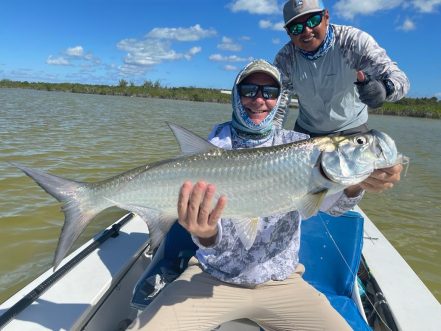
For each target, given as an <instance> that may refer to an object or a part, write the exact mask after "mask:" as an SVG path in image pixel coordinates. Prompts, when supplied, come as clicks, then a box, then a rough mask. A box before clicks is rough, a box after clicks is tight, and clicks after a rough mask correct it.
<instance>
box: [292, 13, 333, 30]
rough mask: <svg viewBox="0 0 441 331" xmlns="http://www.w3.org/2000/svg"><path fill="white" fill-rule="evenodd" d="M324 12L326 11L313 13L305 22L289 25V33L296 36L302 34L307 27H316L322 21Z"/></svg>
mask: <svg viewBox="0 0 441 331" xmlns="http://www.w3.org/2000/svg"><path fill="white" fill-rule="evenodd" d="M324 14H325V11H322V12H320V13H318V14H315V15H312V16H311V17H309V18H308V19H307V20H306V21H305V22H298V23H292V24H290V25H288V26H287V29H288V31H289V33H291V34H292V35H294V36H297V35H299V34H301V33H302V32H303V31H304V30H305V28H306V27H308V28H311V29H312V28H315V27H316V26H317V25H319V24H320V23H321V22H322V19H323V15H324Z"/></svg>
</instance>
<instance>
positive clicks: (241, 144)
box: [129, 60, 402, 331]
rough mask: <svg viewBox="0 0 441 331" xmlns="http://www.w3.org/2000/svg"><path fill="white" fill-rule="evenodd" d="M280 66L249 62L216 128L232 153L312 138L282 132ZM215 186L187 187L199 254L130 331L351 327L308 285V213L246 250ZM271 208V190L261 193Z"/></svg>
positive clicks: (374, 179)
mask: <svg viewBox="0 0 441 331" xmlns="http://www.w3.org/2000/svg"><path fill="white" fill-rule="evenodd" d="M280 90H281V77H280V73H279V71H278V69H277V68H276V67H274V66H273V65H271V64H269V63H268V62H266V61H263V60H256V61H253V62H251V63H249V64H248V65H247V66H246V67H245V68H244V69H243V70H242V71H241V72H240V73H239V75H238V76H237V78H236V81H235V84H234V87H233V91H232V106H233V114H232V120H231V121H229V122H226V123H223V124H220V125H217V126H215V128H214V129H213V130H212V132H211V134H210V136H209V140H210V141H211V142H212V143H213V144H214V145H217V146H219V147H222V148H224V149H240V148H254V147H264V146H275V145H280V144H286V143H290V142H294V141H297V140H302V139H306V138H308V136H307V135H305V134H302V133H298V132H295V131H289V130H284V129H278V128H276V127H275V126H274V125H273V119H274V115H275V114H276V111H277V108H278V105H279V102H280V98H281V97H280ZM401 170H402V168H401V166H400V165H398V166H395V167H393V168H392V169H389V170H388V172H385V171H381V172H374V173H373V174H372V175H371V177H369V178H368V179H367V180H365V182H363V183H362V184H359V185H354V186H350V187H348V188H346V189H345V191H344V193H340V194H338V195H337V196H334V197H331V198H329V199H328V198H326V199H325V201H324V202H323V204H322V206H321V208H320V209H321V210H323V211H326V212H327V213H330V214H332V215H340V214H342V213H344V212H345V211H347V210H349V209H351V208H352V207H353V206H355V205H356V204H357V203H358V202H359V201H360V199H361V198H362V196H363V192H364V190H365V189H368V190H371V191H383V190H385V189H388V188H390V187H392V186H393V184H394V183H395V182H397V181H398V180H399V177H400V172H401ZM215 190H216V187H215V186H214V185H212V184H209V183H206V182H203V181H201V182H198V183H195V184H194V185H193V184H192V183H190V182H185V183H184V184H183V185H182V187H181V191H180V194H179V202H178V215H179V223H180V224H181V225H182V226H183V227H184V228H185V229H186V230H187V231H188V232H190V233H191V235H192V238H193V241H194V242H195V243H196V244H197V246H198V250H197V252H196V257H193V258H192V259H191V260H190V262H189V266H188V268H187V269H186V270H185V271H184V272H183V273H182V275H181V276H180V277H178V278H177V279H176V280H175V281H174V282H172V283H171V284H169V285H168V286H167V287H165V288H164V289H163V290H162V292H160V293H159V295H158V296H157V297H156V298H155V300H154V301H153V302H152V303H151V304H149V305H148V306H147V307H146V309H145V310H144V311H143V312H142V313H141V314H140V316H139V317H138V318H137V319H136V320H135V321H134V322H133V324H132V325H131V326H130V327H129V329H132V330H136V329H142V330H189V331H190V330H191V331H194V330H212V329H214V328H215V327H217V326H218V325H221V324H222V323H224V322H227V321H231V320H236V319H241V318H247V319H250V320H252V321H254V322H256V323H257V324H258V325H260V326H261V327H262V328H263V329H265V330H338V331H342V330H351V328H350V326H349V325H348V324H347V322H346V321H345V319H344V318H342V317H341V316H340V314H339V313H338V312H337V311H335V310H334V308H333V307H332V306H331V305H330V303H329V301H328V299H327V298H326V296H325V295H324V294H322V293H320V292H319V291H317V290H316V289H315V288H314V287H312V286H311V285H309V284H308V283H307V282H306V281H304V280H303V278H302V274H303V273H304V270H305V269H304V266H303V265H302V264H300V263H299V244H300V224H301V214H300V213H299V212H298V211H290V212H288V213H282V214H278V215H273V216H270V217H261V218H259V219H258V222H257V236H256V239H255V240H254V243H253V244H252V246H251V247H250V248H248V247H245V246H244V244H243V242H242V241H241V238H240V237H239V235H238V230H237V229H236V228H235V226H234V224H233V221H232V220H230V219H224V218H221V216H222V211H223V210H224V208H225V206H226V205H227V198H228V197H225V196H221V197H220V198H219V199H218V201H217V203H216V205H215V207H214V208H213V209H212V207H211V206H212V202H213V199H214V194H215ZM256 203H257V204H258V203H263V204H265V203H266V202H265V191H262V192H256Z"/></svg>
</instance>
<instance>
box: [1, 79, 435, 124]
mask: <svg viewBox="0 0 441 331" xmlns="http://www.w3.org/2000/svg"><path fill="white" fill-rule="evenodd" d="M0 88H25V89H36V90H45V91H63V92H72V93H87V94H101V95H120V96H134V97H146V98H160V99H175V100H188V101H199V102H218V103H229V102H231V96H230V95H228V94H223V93H220V90H219V89H209V88H197V87H166V86H162V85H161V84H160V82H159V81H155V82H152V81H148V80H146V81H144V83H143V84H141V85H135V84H134V83H133V82H128V81H126V80H124V79H121V80H120V81H119V82H118V85H114V86H113V85H92V84H78V83H45V82H27V81H24V82H20V81H12V80H8V79H3V80H0ZM369 112H370V113H372V114H380V115H398V116H412V117H427V118H437V119H441V101H440V100H438V99H437V98H436V97H432V98H403V99H401V100H399V101H397V102H386V103H384V104H383V106H382V107H380V108H377V109H370V110H369Z"/></svg>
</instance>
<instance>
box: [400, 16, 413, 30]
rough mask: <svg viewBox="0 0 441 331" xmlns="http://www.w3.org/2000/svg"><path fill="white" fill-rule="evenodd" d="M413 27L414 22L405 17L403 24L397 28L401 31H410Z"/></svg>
mask: <svg viewBox="0 0 441 331" xmlns="http://www.w3.org/2000/svg"><path fill="white" fill-rule="evenodd" d="M415 29H416V26H415V23H414V22H413V21H412V20H411V19H410V18H406V19H405V20H404V22H403V24H402V25H400V26H399V27H398V30H403V31H410V30H415Z"/></svg>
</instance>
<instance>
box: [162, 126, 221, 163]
mask: <svg viewBox="0 0 441 331" xmlns="http://www.w3.org/2000/svg"><path fill="white" fill-rule="evenodd" d="M167 125H168V126H169V127H170V129H171V130H172V132H173V134H174V135H175V137H176V141H177V142H178V144H179V147H180V148H181V153H182V154H183V155H193V154H197V153H203V152H206V151H209V150H212V149H217V148H218V147H216V146H215V145H213V144H212V143H210V142H208V141H207V140H205V139H204V138H202V137H200V136H198V135H197V134H195V133H193V132H191V131H190V130H187V129H185V128H183V127H182V126H179V125H177V124H173V123H170V122H167Z"/></svg>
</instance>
